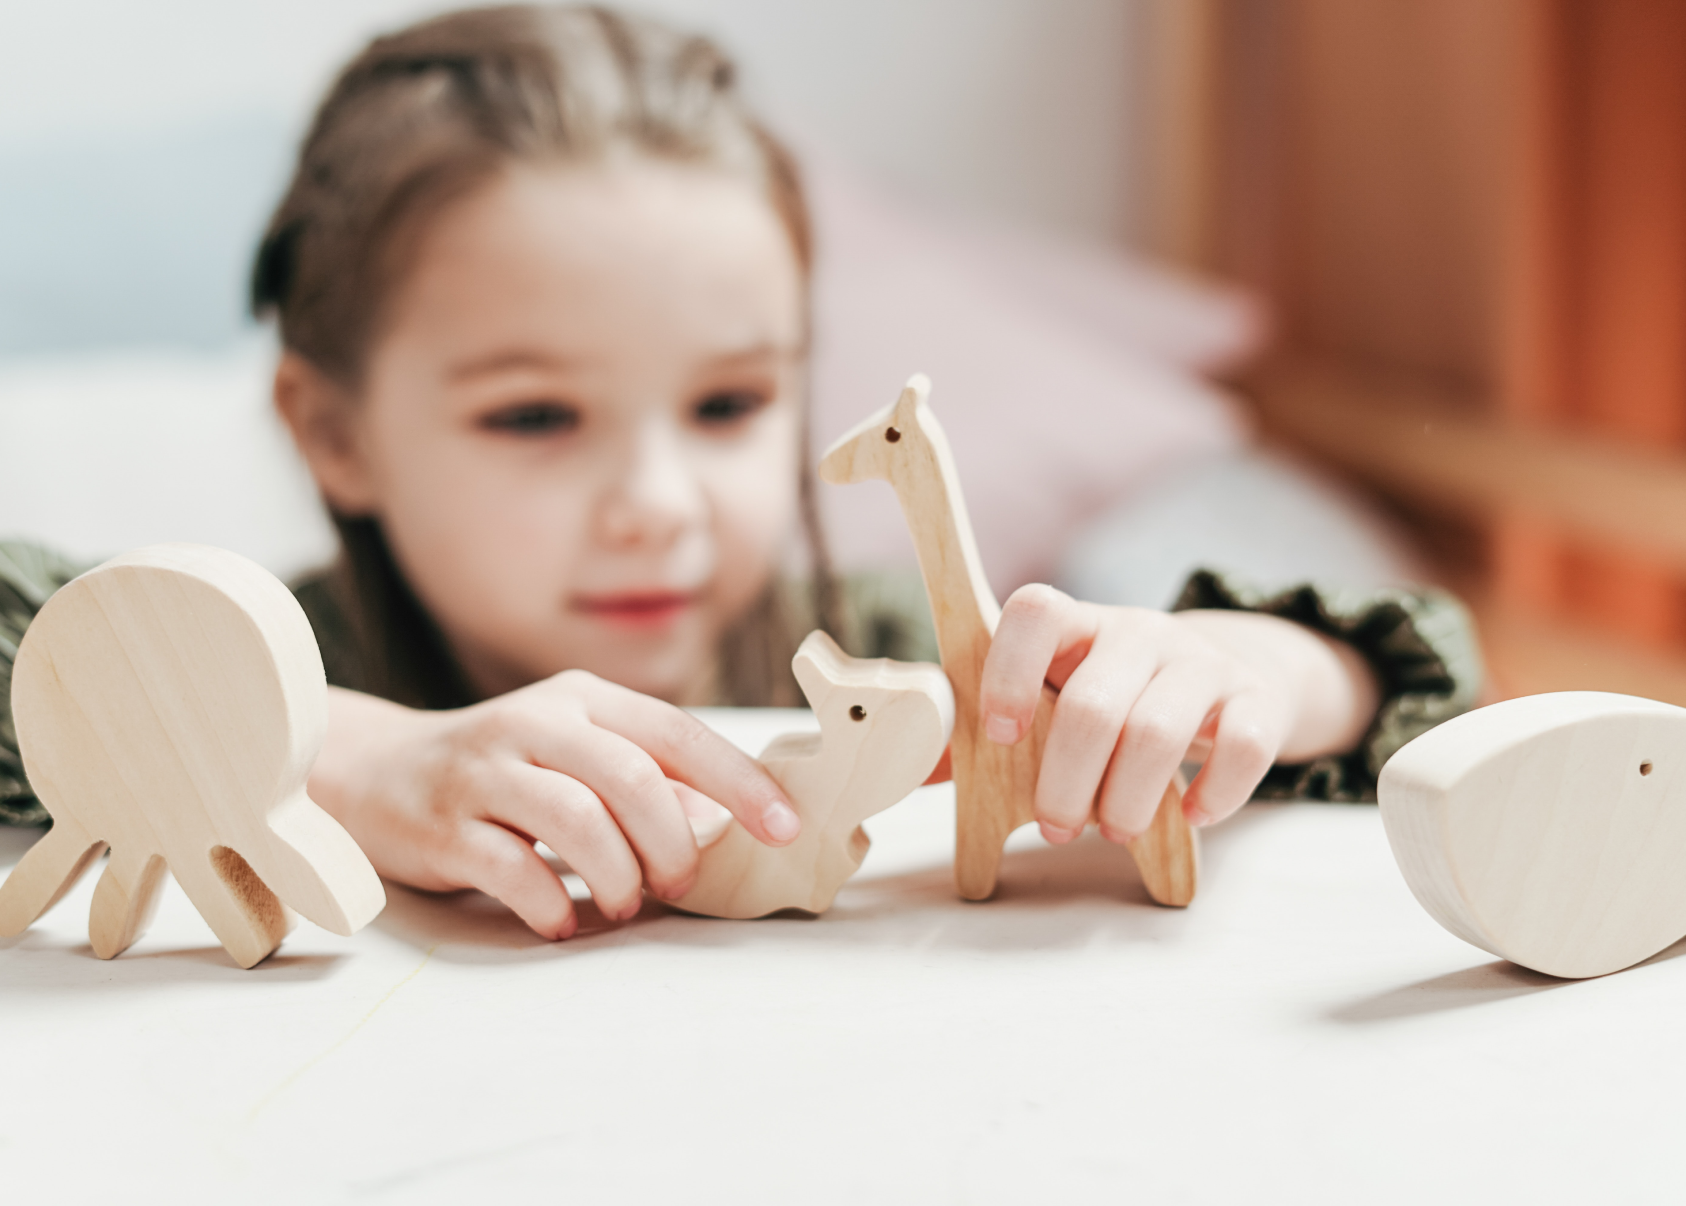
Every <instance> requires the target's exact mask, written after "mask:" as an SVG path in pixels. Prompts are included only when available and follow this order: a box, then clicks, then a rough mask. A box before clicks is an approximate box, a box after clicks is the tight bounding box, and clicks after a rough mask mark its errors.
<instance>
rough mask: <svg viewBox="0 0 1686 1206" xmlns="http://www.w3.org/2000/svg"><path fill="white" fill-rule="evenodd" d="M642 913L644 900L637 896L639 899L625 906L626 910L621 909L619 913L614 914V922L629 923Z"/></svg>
mask: <svg viewBox="0 0 1686 1206" xmlns="http://www.w3.org/2000/svg"><path fill="white" fill-rule="evenodd" d="M643 911H644V898H643V897H642V896H639V897H637V898H635V899H634V900H633V902H632V903H631V904H629V905H627V906H626V908H624V909H622V910H621V911H620V912H619V913H616V914H615V920H616V921H631V920H632V919H633V918H634V917H636V916H638V914H640V913H642V912H643Z"/></svg>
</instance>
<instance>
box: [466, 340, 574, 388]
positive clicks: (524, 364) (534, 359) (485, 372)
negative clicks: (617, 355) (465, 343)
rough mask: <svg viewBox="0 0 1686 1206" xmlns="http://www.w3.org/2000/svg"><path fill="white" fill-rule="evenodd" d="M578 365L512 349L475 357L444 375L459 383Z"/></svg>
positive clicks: (530, 351) (546, 355) (521, 349)
mask: <svg viewBox="0 0 1686 1206" xmlns="http://www.w3.org/2000/svg"><path fill="white" fill-rule="evenodd" d="M578 363H579V362H578V361H577V360H573V359H569V358H564V357H560V356H551V355H548V354H546V353H544V352H537V351H533V350H531V349H527V348H512V349H507V350H504V351H498V352H492V353H490V354H489V355H486V356H477V357H475V358H474V359H472V360H465V361H463V362H462V363H461V364H457V365H453V366H452V367H451V368H449V369H448V370H446V374H445V375H446V378H447V379H448V380H450V381H453V382H459V383H460V382H463V381H472V380H473V379H474V378H476V377H487V376H490V375H492V374H493V373H507V372H511V371H513V370H517V369H534V370H538V371H541V372H545V371H548V372H556V371H558V370H561V369H569V368H573V367H575V366H577V365H578Z"/></svg>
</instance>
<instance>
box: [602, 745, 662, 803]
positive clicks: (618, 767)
mask: <svg viewBox="0 0 1686 1206" xmlns="http://www.w3.org/2000/svg"><path fill="white" fill-rule="evenodd" d="M604 778H605V783H604V786H605V787H607V788H608V790H609V794H610V795H612V796H614V797H616V798H617V799H618V800H621V801H624V802H628V803H631V802H634V801H637V802H644V801H649V800H651V799H652V798H655V797H658V796H659V794H660V793H661V791H662V789H663V788H665V787H666V786H667V776H666V775H664V774H662V772H661V768H660V767H658V766H657V765H656V764H655V762H654V761H652V760H651V758H650V757H649V755H647V754H645V753H643V752H642V751H639V752H637V753H636V754H634V753H628V754H627V755H626V756H625V757H622V758H617V759H615V761H614V762H613V764H612V765H611V766H610V767H609V768H608V769H607V770H606V771H605V774H604Z"/></svg>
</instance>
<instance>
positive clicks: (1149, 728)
mask: <svg viewBox="0 0 1686 1206" xmlns="http://www.w3.org/2000/svg"><path fill="white" fill-rule="evenodd" d="M1125 731H1126V735H1127V737H1128V739H1129V742H1130V744H1131V745H1132V746H1134V747H1135V748H1136V749H1137V750H1140V751H1141V752H1142V753H1144V754H1148V755H1150V756H1155V757H1159V756H1168V755H1171V754H1180V753H1182V749H1181V748H1180V747H1181V746H1182V745H1183V740H1182V734H1181V733H1180V731H1179V730H1178V728H1177V726H1176V725H1175V724H1174V723H1173V722H1172V720H1171V718H1170V717H1168V716H1165V715H1163V714H1159V713H1154V714H1150V715H1147V716H1142V717H1139V718H1138V717H1136V716H1131V717H1130V719H1129V721H1128V723H1127V725H1126V730H1125Z"/></svg>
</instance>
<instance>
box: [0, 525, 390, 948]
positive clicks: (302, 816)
mask: <svg viewBox="0 0 1686 1206" xmlns="http://www.w3.org/2000/svg"><path fill="white" fill-rule="evenodd" d="M12 713H13V718H14V720H15V721H16V724H17V731H18V742H19V745H20V746H21V748H22V752H23V761H24V769H25V771H26V772H27V773H28V775H29V781H30V783H31V785H33V787H34V788H35V791H36V794H37V795H38V796H39V797H40V799H41V802H42V803H43V804H45V805H46V807H47V810H48V811H49V812H51V813H52V814H53V827H52V829H51V830H49V831H48V833H47V835H46V836H45V837H44V838H42V839H41V840H40V841H39V842H37V843H36V844H35V845H34V846H33V847H31V849H30V850H29V852H28V853H27V854H26V855H24V857H23V860H22V861H21V862H19V863H18V865H17V867H16V868H14V869H13V871H12V873H11V875H10V876H9V877H7V879H6V881H5V883H4V884H0V936H7V937H9V936H11V935H13V934H18V933H21V932H22V931H23V930H24V929H26V928H27V927H28V926H29V925H30V924H31V923H32V922H33V921H34V920H35V919H36V918H37V917H39V916H40V915H41V914H42V913H43V912H45V911H46V910H47V909H48V908H50V907H52V905H53V904H54V903H55V902H56V901H57V900H58V899H59V898H60V897H61V896H63V895H64V893H65V892H66V891H68V890H69V889H70V887H71V886H72V885H74V884H75V883H76V881H77V880H79V879H81V877H82V875H83V873H84V872H86V871H87V870H88V868H89V867H90V866H91V865H92V864H93V862H94V860H95V859H96V858H98V857H99V855H100V853H101V852H102V851H103V850H104V849H105V848H106V847H107V846H109V847H110V848H111V861H110V864H109V865H108V866H107V867H106V869H105V873H104V874H103V875H102V876H101V877H100V881H99V885H98V887H97V888H96V889H95V891H94V902H93V908H92V910H91V912H90V915H89V920H88V937H89V939H90V940H91V941H92V943H93V947H94V953H95V954H97V955H99V957H100V958H102V959H109V958H111V957H112V956H113V955H116V954H119V953H120V952H122V951H123V950H125V949H127V948H128V947H129V945H130V944H131V943H133V942H134V941H135V939H137V938H139V937H140V935H141V934H142V932H144V930H145V928H146V926H147V923H148V922H149V921H150V920H151V917H152V913H153V910H154V908H155V907H156V905H157V901H158V895H159V892H160V890H161V888H162V887H163V881H164V872H165V870H166V869H168V870H169V871H171V872H173V873H174V875H175V877H176V879H177V881H178V882H180V884H181V886H182V889H183V890H184V891H185V892H186V893H187V895H188V898H189V899H190V900H191V901H192V902H193V904H194V907H195V908H197V909H198V910H199V912H200V913H201V914H202V915H203V916H204V918H205V920H206V921H208V922H209V923H210V925H211V929H212V930H213V931H215V933H216V936H217V938H218V939H219V940H220V941H221V942H222V944H223V946H225V947H226V948H228V953H229V954H230V955H232V956H233V957H234V961H235V962H236V963H238V964H239V965H240V966H241V967H252V966H253V965H255V964H256V963H258V962H259V961H260V960H261V959H263V958H264V957H265V956H266V955H268V954H269V953H270V952H271V951H273V950H274V949H275V948H276V946H277V945H279V944H280V942H281V939H282V938H283V937H285V936H286V933H287V931H288V930H289V929H291V928H292V924H293V916H292V913H291V912H290V911H289V910H288V908H287V907H286V905H291V906H292V907H293V908H296V909H297V910H298V911H299V912H300V913H303V914H304V915H305V916H306V917H308V918H310V920H312V921H314V922H315V923H316V924H317V925H319V926H322V927H323V928H324V929H327V930H332V931H333V932H334V933H337V934H351V933H354V932H355V931H356V930H358V929H360V928H362V927H363V926H364V925H366V924H367V923H368V922H369V921H370V920H372V919H373V918H374V916H375V914H377V913H379V912H380V911H381V909H382V907H383V906H384V905H385V904H386V894H385V892H384V891H383V890H382V888H381V882H380V879H379V877H377V876H376V874H375V870H374V868H373V867H371V866H370V865H369V860H368V859H366V858H365V857H364V856H363V852H362V851H361V850H359V849H358V848H357V845H356V843H355V842H353V841H352V840H351V837H350V835H349V834H347V833H346V831H345V830H344V829H342V828H340V825H339V823H338V822H337V821H335V820H334V819H333V818H332V817H330V816H329V815H328V814H327V813H325V812H323V811H322V810H321V809H320V808H318V807H317V806H316V805H315V803H313V802H312V801H311V799H310V797H309V796H307V795H306V794H305V778H306V776H307V775H308V774H309V773H310V767H311V763H312V762H314V761H315V759H316V754H317V751H318V750H319V749H320V748H321V745H322V737H323V734H324V732H325V731H326V729H327V684H326V681H325V679H324V677H323V673H322V656H321V653H320V652H319V651H318V649H317V647H316V639H315V637H314V635H313V634H312V633H311V630H310V622H309V621H308V620H306V619H305V616H304V612H303V611H302V610H300V608H299V605H298V603H297V602H296V601H295V600H294V599H293V596H292V595H291V594H290V593H288V591H287V588H286V587H284V586H282V585H281V583H280V582H278V581H277V580H276V579H275V578H274V577H273V576H272V575H271V574H269V573H268V572H267V571H266V570H264V569H262V568H260V567H259V566H257V565H256V564H254V563H253V562H250V561H247V560H246V559H245V558H244V557H240V556H237V555H235V554H233V553H229V552H225V551H223V550H221V549H214V548H207V547H203V546H199V545H189V544H163V545H155V546H152V547H150V548H144V549H139V550H137V551H136V552H133V553H129V554H126V555H125V556H122V557H118V558H116V559H114V560H111V561H107V562H106V563H105V564H104V565H102V566H100V567H99V568H98V569H94V570H90V571H89V572H88V573H86V574H83V575H82V576H81V577H80V578H77V579H76V580H75V581H74V582H71V583H70V584H69V585H67V586H65V587H64V588H63V589H61V590H60V591H59V592H58V593H57V594H55V595H53V597H52V598H51V599H49V600H48V601H47V604H46V606H45V607H43V608H42V609H41V612H40V614H39V615H37V616H36V617H35V619H34V621H33V622H31V624H30V626H29V629H28V631H27V632H26V633H25V634H24V640H23V643H22V645H21V647H20V648H19V649H18V655H17V663H16V665H15V667H14V670H13V676H12ZM283 901H285V902H286V905H284V904H283V903H282V902H283Z"/></svg>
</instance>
